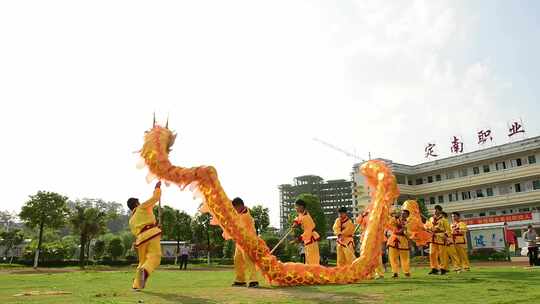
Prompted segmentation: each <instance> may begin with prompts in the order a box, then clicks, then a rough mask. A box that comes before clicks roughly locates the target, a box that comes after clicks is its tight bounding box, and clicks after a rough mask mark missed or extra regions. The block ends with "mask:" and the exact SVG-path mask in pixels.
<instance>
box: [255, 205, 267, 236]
mask: <svg viewBox="0 0 540 304" xmlns="http://www.w3.org/2000/svg"><path fill="white" fill-rule="evenodd" d="M251 216H252V217H253V220H254V221H255V230H256V231H257V234H258V235H260V234H263V233H264V232H266V230H267V229H268V226H270V215H269V210H268V208H265V207H263V206H262V205H256V206H253V208H251Z"/></svg>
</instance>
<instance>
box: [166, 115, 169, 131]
mask: <svg viewBox="0 0 540 304" xmlns="http://www.w3.org/2000/svg"><path fill="white" fill-rule="evenodd" d="M168 128H169V115H167V122H166V123H165V129H168Z"/></svg>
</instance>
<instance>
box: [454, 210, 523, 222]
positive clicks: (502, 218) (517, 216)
mask: <svg viewBox="0 0 540 304" xmlns="http://www.w3.org/2000/svg"><path fill="white" fill-rule="evenodd" d="M526 220H532V213H531V212H526V213H514V214H508V215H498V216H486V217H475V218H472V219H465V220H464V222H465V223H466V224H467V225H478V224H492V223H504V222H517V221H526Z"/></svg>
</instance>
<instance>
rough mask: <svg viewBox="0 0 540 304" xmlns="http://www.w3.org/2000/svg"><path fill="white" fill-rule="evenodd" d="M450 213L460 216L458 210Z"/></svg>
mask: <svg viewBox="0 0 540 304" xmlns="http://www.w3.org/2000/svg"><path fill="white" fill-rule="evenodd" d="M452 214H453V215H455V216H457V217H460V216H461V214H459V212H457V211H454V212H452ZM505 224H506V223H505Z"/></svg>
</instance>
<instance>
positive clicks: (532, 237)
mask: <svg viewBox="0 0 540 304" xmlns="http://www.w3.org/2000/svg"><path fill="white" fill-rule="evenodd" d="M527 228H528V229H527V231H525V233H523V239H524V240H525V241H526V242H527V248H528V249H529V253H528V254H527V255H528V256H529V265H530V266H531V267H532V266H534V265H536V260H537V259H538V245H537V243H536V238H537V237H538V235H537V234H536V230H534V228H533V226H532V225H529V226H528V227H527Z"/></svg>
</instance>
